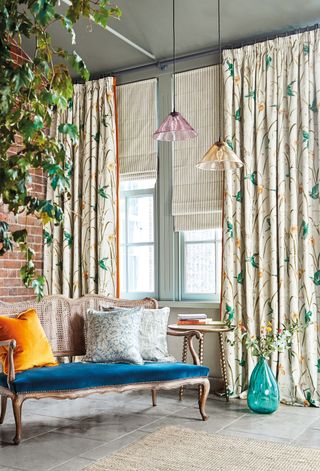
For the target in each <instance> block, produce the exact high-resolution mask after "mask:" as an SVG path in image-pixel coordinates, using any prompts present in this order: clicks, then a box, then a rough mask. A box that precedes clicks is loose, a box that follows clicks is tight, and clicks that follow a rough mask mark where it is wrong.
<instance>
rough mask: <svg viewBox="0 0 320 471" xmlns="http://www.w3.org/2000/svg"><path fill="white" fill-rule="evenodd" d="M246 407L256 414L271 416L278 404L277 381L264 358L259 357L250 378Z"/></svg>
mask: <svg viewBox="0 0 320 471" xmlns="http://www.w3.org/2000/svg"><path fill="white" fill-rule="evenodd" d="M247 402H248V406H249V408H250V409H251V410H252V411H253V412H256V413H258V414H272V412H275V411H276V410H277V409H278V407H279V403H280V395H279V388H278V383H277V380H276V378H275V376H274V374H273V373H272V371H271V368H270V367H269V365H268V362H267V360H266V359H265V358H264V357H262V356H261V357H259V360H258V363H257V364H256V366H255V368H254V370H253V372H252V374H251V378H250V383H249V390H248V399H247Z"/></svg>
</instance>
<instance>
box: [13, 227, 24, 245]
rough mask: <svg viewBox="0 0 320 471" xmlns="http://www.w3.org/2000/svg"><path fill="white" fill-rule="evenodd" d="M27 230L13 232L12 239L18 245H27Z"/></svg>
mask: <svg viewBox="0 0 320 471" xmlns="http://www.w3.org/2000/svg"><path fill="white" fill-rule="evenodd" d="M27 235H28V232H27V229H21V230H19V231H14V232H12V238H13V240H14V241H15V242H16V243H17V244H21V243H25V242H26V239H27Z"/></svg>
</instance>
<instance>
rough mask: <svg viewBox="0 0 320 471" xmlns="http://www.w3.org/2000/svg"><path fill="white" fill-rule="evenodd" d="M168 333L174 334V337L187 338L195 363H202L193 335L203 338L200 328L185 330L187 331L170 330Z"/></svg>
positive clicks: (199, 338)
mask: <svg viewBox="0 0 320 471" xmlns="http://www.w3.org/2000/svg"><path fill="white" fill-rule="evenodd" d="M167 334H168V335H172V336H174V337H184V338H186V339H187V342H188V347H189V350H190V353H191V356H192V359H193V364H194V365H200V360H199V356H198V354H197V352H196V351H195V349H194V346H193V337H196V338H197V339H198V340H201V339H202V338H203V334H202V333H201V332H199V331H198V330H185V331H177V330H168V331H167Z"/></svg>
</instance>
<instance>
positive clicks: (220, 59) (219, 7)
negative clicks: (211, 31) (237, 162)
mask: <svg viewBox="0 0 320 471" xmlns="http://www.w3.org/2000/svg"><path fill="white" fill-rule="evenodd" d="M218 44H219V79H218V80H219V91H218V94H219V101H218V106H219V141H221V119H222V113H221V91H222V83H221V82H222V48H221V6H220V0H218Z"/></svg>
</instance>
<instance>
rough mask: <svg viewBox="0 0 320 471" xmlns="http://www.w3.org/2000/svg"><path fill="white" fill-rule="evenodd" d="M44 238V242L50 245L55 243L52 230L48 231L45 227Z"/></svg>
mask: <svg viewBox="0 0 320 471" xmlns="http://www.w3.org/2000/svg"><path fill="white" fill-rule="evenodd" d="M43 239H44V243H45V244H46V245H48V246H50V245H52V243H53V236H52V234H50V232H48V231H46V230H45V229H44V230H43Z"/></svg>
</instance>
